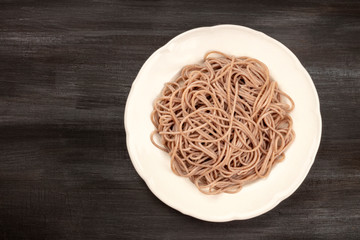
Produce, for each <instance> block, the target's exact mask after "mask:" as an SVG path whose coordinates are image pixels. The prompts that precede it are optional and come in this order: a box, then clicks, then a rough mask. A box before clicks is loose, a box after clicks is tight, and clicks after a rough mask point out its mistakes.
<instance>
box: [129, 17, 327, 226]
mask: <svg viewBox="0 0 360 240" xmlns="http://www.w3.org/2000/svg"><path fill="white" fill-rule="evenodd" d="M216 28H237V29H240V30H242V31H247V32H251V33H252V34H256V35H258V36H259V37H262V38H266V40H269V41H271V42H273V43H274V44H276V45H277V46H278V47H280V48H282V49H283V50H285V51H286V53H287V54H288V55H289V56H290V57H291V58H292V60H293V61H294V62H295V67H296V68H297V69H298V70H299V71H301V72H302V73H303V74H304V76H305V78H306V79H307V80H308V82H309V83H310V86H311V90H312V92H313V94H314V97H315V102H314V103H313V104H314V105H313V107H314V108H313V110H314V111H315V112H314V113H315V114H314V115H315V116H316V119H317V124H318V126H319V130H318V132H317V136H316V138H315V142H314V144H313V145H312V149H313V150H312V152H311V154H310V158H311V159H310V160H311V161H309V162H308V164H307V166H306V171H304V174H303V175H301V176H299V177H298V178H297V181H294V183H293V184H291V185H289V188H288V189H287V190H285V191H281V192H278V193H277V194H274V196H273V197H272V199H271V200H270V201H269V202H268V203H267V204H265V205H264V206H263V207H262V208H260V209H257V210H256V211H253V212H252V213H251V214H243V215H237V214H236V213H234V214H233V215H231V216H213V217H211V218H209V217H206V218H204V217H202V216H200V215H198V214H196V213H194V212H190V211H186V210H185V209H181V208H179V207H175V206H174V205H173V204H172V203H171V202H170V201H167V200H166V199H164V198H162V197H160V196H159V194H157V193H156V190H155V188H156V186H154V185H153V183H152V182H153V181H152V177H151V176H145V173H144V171H142V170H141V166H140V165H138V161H135V160H134V159H135V158H136V157H135V155H134V152H135V151H134V150H133V149H132V146H131V145H130V139H131V134H130V131H129V123H128V122H129V121H130V120H129V119H128V112H129V105H130V103H131V99H132V98H133V96H134V86H135V85H136V84H137V83H138V82H139V79H140V75H141V72H142V71H143V70H144V69H145V68H146V66H147V65H148V64H149V62H151V60H152V59H153V58H154V57H156V56H157V55H158V54H159V53H161V52H162V51H164V50H168V49H169V48H170V51H171V44H172V43H173V42H175V41H176V40H177V39H179V38H181V37H183V36H184V35H187V34H191V33H193V32H196V31H203V30H211V29H216ZM124 126H125V133H126V146H127V150H128V154H129V157H130V160H131V162H132V164H133V166H134V168H135V170H136V172H137V173H138V174H139V176H140V177H141V178H142V179H143V181H144V182H145V183H146V185H147V187H148V188H149V189H150V191H151V192H152V193H153V194H154V195H155V196H156V197H157V198H158V199H159V200H160V201H162V202H163V203H165V204H166V205H168V206H169V207H171V208H173V209H175V210H177V211H179V212H181V213H183V214H185V215H189V216H192V217H194V218H197V219H200V220H204V221H209V222H228V221H233V220H247V219H250V218H254V217H257V216H260V215H262V214H264V213H266V212H268V211H270V210H272V209H273V208H275V207H276V206H277V205H278V204H279V203H280V202H282V201H283V200H285V199H286V198H288V197H290V196H291V195H292V194H293V193H294V192H295V191H296V190H297V189H298V188H299V187H300V185H301V184H302V183H303V182H304V180H305V178H306V176H307V175H308V174H309V171H310V169H311V166H312V165H313V163H314V161H315V158H316V154H317V152H318V150H319V146H320V142H321V135H322V118H321V111H320V100H319V96H318V93H317V91H316V87H315V84H314V82H313V80H312V78H311V76H310V74H309V73H308V72H307V71H306V69H305V67H304V66H303V65H302V64H301V62H300V60H299V59H298V58H297V57H296V55H295V54H294V53H293V52H292V51H291V50H290V49H289V48H287V47H286V46H285V45H284V44H282V43H281V42H279V41H278V40H276V39H274V38H272V37H270V36H268V35H267V34H265V33H263V32H260V31H257V30H254V29H252V28H249V27H245V26H241V25H234V24H219V25H214V26H205V27H198V28H193V29H190V30H187V31H185V32H182V33H180V34H178V35H176V36H175V37H173V38H172V39H171V40H170V41H168V42H167V43H166V44H165V45H163V46H162V47H160V48H159V49H157V50H156V51H155V52H153V53H152V54H151V55H150V57H148V59H147V60H146V61H145V63H144V64H143V65H142V66H141V68H140V70H139V72H138V74H137V75H136V77H135V80H134V81H133V83H132V84H131V89H130V92H129V94H128V97H127V100H126V105H125V111H124ZM304 169H305V166H304Z"/></svg>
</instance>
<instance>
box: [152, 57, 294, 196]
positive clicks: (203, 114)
mask: <svg viewBox="0 0 360 240" xmlns="http://www.w3.org/2000/svg"><path fill="white" fill-rule="evenodd" d="M212 54H217V55H220V57H210V55H212ZM283 97H285V98H287V99H288V100H289V101H290V105H289V104H287V103H285V102H284V101H282V100H283V99H282V98H283ZM293 108H294V102H293V101H292V99H291V98H290V97H289V96H288V95H287V94H285V93H284V92H282V91H281V90H280V89H279V88H278V85H277V83H276V82H275V81H273V80H271V79H270V76H269V70H268V68H267V66H266V65H265V64H264V63H262V62H260V61H259V60H256V59H253V58H249V57H232V56H228V55H226V54H224V53H221V52H216V51H213V52H209V53H207V54H206V55H205V57H204V62H203V63H202V64H200V65H198V64H196V65H188V66H185V67H184V68H183V69H182V71H181V74H180V77H178V78H177V79H176V80H175V81H171V82H168V83H166V84H165V86H164V88H163V90H162V92H161V95H160V97H158V98H157V99H156V100H155V103H154V110H153V112H152V114H151V120H152V122H153V124H154V125H155V127H156V130H155V131H154V132H153V133H152V135H151V141H152V142H153V144H154V145H155V146H157V147H158V148H160V149H162V150H164V151H166V152H168V153H169V154H170V156H171V169H172V171H173V172H174V173H175V174H177V175H179V176H183V177H187V178H189V179H190V180H191V181H192V182H193V183H194V184H195V185H196V187H197V188H198V189H199V190H200V191H201V192H203V193H205V194H218V193H221V192H226V193H235V192H238V191H240V189H241V188H242V186H243V185H244V184H246V183H248V182H250V181H253V180H255V179H258V178H262V177H265V176H267V175H268V174H269V173H270V170H271V168H272V167H273V166H274V164H275V163H277V162H280V161H282V160H283V159H284V158H285V155H284V151H285V150H286V149H287V147H288V146H289V145H290V143H291V142H292V141H293V140H294V137H295V134H294V131H293V130H292V119H291V117H290V116H289V112H290V111H292V109H293ZM154 134H159V135H160V139H161V145H159V144H157V143H156V142H155V141H154Z"/></svg>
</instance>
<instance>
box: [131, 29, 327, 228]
mask: <svg viewBox="0 0 360 240" xmlns="http://www.w3.org/2000/svg"><path fill="white" fill-rule="evenodd" d="M125 129H126V141H127V147H128V151H129V155H130V158H131V161H132V163H133V165H134V167H135V169H136V171H137V172H138V174H139V175H140V176H141V177H142V178H143V180H144V181H145V182H146V184H147V186H148V187H149V189H150V190H151V191H152V192H153V193H154V194H155V195H156V196H157V197H158V198H159V199H160V200H161V201H163V202H164V203H166V204H167V205H169V206H170V207H172V208H174V209H176V210H178V211H180V212H182V213H183V214H186V215H190V216H193V217H195V218H198V219H202V220H206V221H213V222H224V221H231V220H244V219H249V218H252V217H256V216H259V215H261V214H263V213H265V212H267V211H269V210H271V209H272V208H274V207H275V206H276V205H278V204H279V203H280V202H281V201H282V200H284V199H286V198H287V197H289V196H290V195H291V194H292V193H293V192H294V191H295V190H296V189H297V188H298V187H299V186H300V184H301V183H302V182H303V180H304V179H305V177H306V175H307V174H308V172H309V170H310V168H311V166H312V164H313V162H314V159H315V156H316V152H317V149H318V147H319V144H320V138H321V115H320V105H319V98H318V95H317V92H316V89H315V86H314V84H313V82H312V79H311V77H310V75H309V74H308V73H307V71H306V70H305V68H304V67H303V66H302V65H301V63H300V61H299V60H298V59H297V58H296V56H295V55H294V54H293V53H292V52H291V51H290V50H289V49H288V48H286V47H285V46H284V45H283V44H281V43H280V42H278V41H276V40H274V39H273V38H271V37H269V36H267V35H265V34H263V33H261V32H258V31H255V30H252V29H250V28H246V27H242V26H237V25H218V26H213V27H202V28H196V29H193V30H190V31H187V32H185V33H182V34H180V35H178V36H176V37H175V38H173V39H172V40H171V41H170V42H168V43H167V44H166V45H165V46H163V47H161V48H160V49H158V50H157V51H156V52H155V53H153V54H152V55H151V56H150V57H149V59H148V60H147V61H146V62H145V64H144V65H143V66H142V68H141V70H140V71H139V73H138V75H137V77H136V79H135V81H134V83H133V85H132V87H131V91H130V94H129V96H128V100H127V103H126V109H125Z"/></svg>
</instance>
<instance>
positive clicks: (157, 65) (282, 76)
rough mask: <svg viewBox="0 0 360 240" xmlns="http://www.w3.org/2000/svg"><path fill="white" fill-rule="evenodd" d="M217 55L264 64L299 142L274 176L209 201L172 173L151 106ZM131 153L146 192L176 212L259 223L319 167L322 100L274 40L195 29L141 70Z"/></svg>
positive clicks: (233, 29)
mask: <svg viewBox="0 0 360 240" xmlns="http://www.w3.org/2000/svg"><path fill="white" fill-rule="evenodd" d="M211 50H217V51H221V52H224V53H226V54H229V55H234V56H249V57H253V58H257V59H259V60H260V61H262V62H264V63H265V64H266V65H267V66H268V68H269V71H270V75H271V77H272V79H274V80H275V81H277V82H278V84H279V87H280V89H282V90H283V91H285V92H286V93H287V94H289V95H290V96H291V97H292V98H293V100H294V102H295V109H294V111H293V112H292V113H291V116H292V118H293V121H294V131H295V133H296V138H295V141H294V142H293V144H292V145H291V146H290V147H289V148H288V150H287V151H286V158H285V160H284V161H283V162H280V163H279V164H276V165H275V167H274V168H273V169H272V171H271V173H270V175H269V176H268V177H266V178H264V179H260V180H257V181H255V182H253V183H251V184H248V185H245V186H244V187H243V189H242V190H241V191H240V192H238V193H236V194H226V193H222V194H219V195H205V194H203V193H201V192H200V191H199V190H198V189H197V188H196V187H195V185H194V184H192V183H191V182H190V180H188V179H187V178H183V177H179V176H177V175H175V174H174V173H173V172H172V171H171V169H170V157H169V155H168V154H167V153H165V152H162V151H161V150H159V149H158V148H156V147H155V146H153V144H152V143H151V141H150V133H151V132H152V131H153V130H154V126H153V125H152V123H151V120H150V114H151V111H152V109H153V105H152V104H153V102H154V100H155V98H156V97H157V96H158V95H159V94H160V92H161V90H162V88H163V86H164V83H165V82H168V81H170V80H172V79H174V78H175V77H176V76H177V75H178V74H179V72H180V70H181V68H182V67H184V66H185V65H188V64H195V63H200V62H201V60H202V58H203V56H204V54H205V53H207V52H209V51H211ZM125 129H126V138H127V139H126V140H127V147H128V151H129V154H130V158H131V160H132V163H133V165H134V167H135V169H136V171H137V172H138V174H139V175H140V176H141V177H142V178H143V179H144V181H145V182H146V184H147V186H148V187H149V189H150V190H151V191H152V192H153V193H154V194H155V195H156V196H157V197H158V198H159V199H160V200H161V201H163V202H164V203H166V204H167V205H169V206H170V207H172V208H174V209H177V210H178V211H180V212H182V213H184V214H187V215H190V216H193V217H195V218H199V219H202V220H206V221H214V222H223V221H230V220H240V219H241V220H243V219H249V218H252V217H256V216H258V215H261V214H263V213H265V212H267V211H269V210H271V209H272V208H274V207H275V206H276V205H277V204H279V203H280V202H281V201H282V200H284V199H285V198H287V197H289V196H290V195H291V194H292V193H293V192H294V191H295V190H296V189H297V188H298V187H299V186H300V184H301V183H302V182H303V180H304V179H305V177H306V175H307V174H308V172H309V170H310V167H311V165H312V164H313V162H314V159H315V155H316V152H317V149H318V147H319V143H320V137H321V116H320V108H319V99H318V95H317V92H316V89H315V87H314V84H313V82H312V80H311V78H310V76H309V74H308V73H307V72H306V70H305V68H304V67H303V66H302V65H301V63H300V62H299V60H298V59H297V58H296V56H295V55H294V54H293V53H292V52H291V51H290V50H289V49H288V48H286V47H285V46H284V45H283V44H281V43H280V42H278V41H276V40H274V39H273V38H271V37H269V36H267V35H265V34H263V33H261V32H258V31H255V30H252V29H249V28H246V27H242V26H236V25H218V26H214V27H202V28H196V29H193V30H190V31H187V32H185V33H182V34H180V35H178V36H177V37H175V38H174V39H172V40H171V41H170V42H168V43H167V44H166V45H165V46H163V47H162V48H160V49H159V50H157V51H156V52H155V53H154V54H152V55H151V56H150V57H149V59H148V60H147V61H146V62H145V64H144V65H143V66H142V68H141V70H140V72H139V73H138V75H137V77H136V79H135V81H134V83H133V85H132V87H131V91H130V94H129V96H128V100H127V103H126V109H125Z"/></svg>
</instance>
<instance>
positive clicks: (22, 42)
mask: <svg viewBox="0 0 360 240" xmlns="http://www.w3.org/2000/svg"><path fill="white" fill-rule="evenodd" d="M223 23H231V24H238V25H244V26H248V27H251V28H254V29H256V30H260V31H263V32H264V33H266V34H268V35H270V36H272V37H274V38H275V39H277V40H279V41H281V42H282V43H284V44H285V45H286V46H287V47H289V48H290V49H291V50H292V51H293V52H294V53H295V54H296V55H297V56H298V57H299V59H300V61H301V62H302V63H303V65H304V66H305V67H306V69H307V70H308V72H309V73H310V75H311V76H312V78H313V81H314V82H315V85H316V87H317V91H318V93H319V96H320V102H321V112H322V117H323V135H322V142H321V146H320V149H319V152H318V155H317V157H316V161H315V163H314V165H313V167H312V169H311V171H310V173H309V175H308V177H307V178H306V180H305V181H304V183H303V184H302V185H301V187H300V188H299V189H298V190H297V191H296V192H295V193H294V194H293V195H292V196H291V197H290V198H288V199H287V200H285V201H283V202H282V203H281V204H279V205H278V206H277V207H276V208H275V209H273V210H272V211H270V212H268V213H266V214H264V215H262V216H260V217H257V218H254V219H251V220H247V221H233V222H228V223H209V222H203V221H200V220H197V219H194V218H191V217H188V216H185V215H182V214H180V213H179V212H177V211H176V210H173V209H171V208H170V207H168V206H166V205H165V204H163V203H162V202H160V201H159V200H158V199H157V198H156V197H155V196H154V195H153V194H152V193H151V192H150V191H149V190H148V188H147V187H146V185H145V183H144V182H143V181H142V179H141V178H140V177H139V176H138V175H137V173H136V172H135V169H134V168H133V166H132V164H131V161H130V159H129V155H128V153H127V149H126V142H125V131H124V125H123V114H124V106H125V102H126V98H127V95H128V93H129V90H130V87H131V83H132V82H133V80H134V78H135V76H136V74H137V72H138V71H139V69H140V67H141V66H142V64H143V63H144V61H145V60H146V59H147V58H148V57H149V56H150V55H151V53H153V52H154V51H155V50H156V49H158V48H159V47H161V46H162V45H164V44H165V43H166V42H167V41H169V40H170V39H171V38H173V37H174V36H176V35H177V34H179V33H181V32H184V31H186V30H189V29H191V28H195V27H200V26H211V25H216V24H223ZM359 96H360V4H359V1H353V2H349V1H320V2H312V1H304V0H299V1H256V2H255V1H250V0H249V1H246V2H240V1H239V2H238V1H208V0H207V1H204V0H196V1H186V2H185V1H166V0H163V1H130V0H127V1H114V0H98V1H77V0H68V1H58V0H51V1H31V0H14V1H8V0H5V1H4V0H2V1H1V2H0V150H1V152H0V238H1V239H222V238H223V239H270V238H275V239H289V238H300V239H302V238H309V239H339V238H340V237H341V238H343V239H359V238H360V227H359V226H360V127H359V125H360V124H359V119H360V112H359V107H360V100H359ZM304 117H306V116H304Z"/></svg>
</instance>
